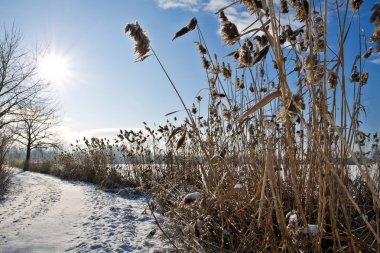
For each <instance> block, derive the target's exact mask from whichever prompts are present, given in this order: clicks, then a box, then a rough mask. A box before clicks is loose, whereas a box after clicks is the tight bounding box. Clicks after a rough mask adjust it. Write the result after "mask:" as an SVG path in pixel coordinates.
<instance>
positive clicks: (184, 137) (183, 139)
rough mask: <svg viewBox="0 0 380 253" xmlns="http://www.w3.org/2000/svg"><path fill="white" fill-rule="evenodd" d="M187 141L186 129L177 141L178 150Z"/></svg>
mask: <svg viewBox="0 0 380 253" xmlns="http://www.w3.org/2000/svg"><path fill="white" fill-rule="evenodd" d="M185 141H186V131H184V132H183V134H182V136H181V138H179V140H178V142H177V147H176V150H178V149H180V148H181V147H182V146H183V144H185Z"/></svg>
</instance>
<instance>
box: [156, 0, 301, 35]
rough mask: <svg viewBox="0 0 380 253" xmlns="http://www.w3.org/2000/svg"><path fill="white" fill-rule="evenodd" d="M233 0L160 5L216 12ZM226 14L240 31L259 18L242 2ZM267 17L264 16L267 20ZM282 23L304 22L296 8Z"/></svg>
mask: <svg viewBox="0 0 380 253" xmlns="http://www.w3.org/2000/svg"><path fill="white" fill-rule="evenodd" d="M233 2H234V1H233V0H158V5H159V7H161V8H163V9H168V8H180V9H185V10H192V11H194V10H197V11H207V12H211V13H215V12H217V11H218V10H220V9H221V8H223V7H226V6H228V5H230V4H231V3H233ZM274 4H275V8H279V0H275V2H274ZM225 14H226V15H227V17H228V19H229V20H230V21H231V22H233V23H234V24H235V25H236V26H237V28H238V30H239V31H242V30H243V29H245V28H247V27H248V26H250V25H251V24H252V23H253V22H254V21H256V20H257V16H256V15H252V14H251V13H249V12H247V11H246V10H245V9H244V8H242V6H241V4H239V3H238V4H234V5H232V6H231V7H229V8H227V9H226V10H225ZM265 20H266V18H265V17H264V18H263V22H265ZM281 23H282V24H288V23H290V24H291V25H292V27H293V28H299V27H301V26H302V23H301V22H299V21H296V20H294V10H290V12H289V14H288V15H282V17H281ZM260 26H261V23H260V22H256V23H255V24H254V25H253V26H251V27H250V28H251V29H252V28H259V27H260Z"/></svg>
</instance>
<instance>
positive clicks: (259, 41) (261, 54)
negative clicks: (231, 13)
mask: <svg viewBox="0 0 380 253" xmlns="http://www.w3.org/2000/svg"><path fill="white" fill-rule="evenodd" d="M361 3H362V1H357V0H353V1H343V2H342V1H333V2H328V1H327V0H325V1H319V2H317V1H313V2H309V1H307V0H301V1H299V0H292V1H286V0H281V1H280V6H279V7H278V6H277V5H275V4H274V2H273V1H271V0H268V1H265V0H261V1H260V0H255V1H243V0H241V1H235V2H233V3H232V4H231V5H229V6H226V8H223V9H221V10H220V11H219V12H218V13H217V14H218V16H219V19H220V23H221V35H222V40H223V41H224V42H225V44H227V45H230V46H231V52H232V53H231V54H229V55H228V56H229V57H230V58H222V57H219V58H218V57H217V56H216V55H215V56H211V55H212V54H211V52H210V51H209V49H208V47H207V44H206V42H205V37H204V34H202V30H201V29H200V26H199V25H196V28H197V29H196V31H197V33H198V36H199V40H198V42H197V43H196V44H197V47H198V50H199V53H200V57H201V61H202V65H203V67H204V69H205V73H206V76H207V78H208V83H209V97H208V100H207V102H208V105H207V106H208V114H207V117H205V118H203V119H202V118H201V117H202V116H203V115H202V116H201V115H198V114H197V107H196V106H194V107H193V108H187V107H186V105H185V104H184V103H183V101H182V99H181V96H180V94H179V93H178V91H177V89H176V86H175V84H174V82H173V81H172V80H171V79H170V76H169V74H168V72H167V70H166V69H165V68H164V66H163V65H162V63H161V61H160V59H159V58H158V57H157V54H156V52H155V51H154V50H153V49H152V47H150V50H151V51H152V53H153V54H154V56H155V57H156V59H157V60H158V62H159V64H160V66H161V67H162V69H163V70H164V72H165V74H166V75H167V77H168V79H169V81H170V83H171V85H172V86H173V88H174V89H175V90H176V92H177V95H178V96H179V98H180V99H181V101H182V103H183V105H184V107H185V109H186V112H187V113H188V118H187V120H186V121H185V122H183V123H182V124H181V125H180V126H178V127H174V126H171V124H168V125H166V126H161V127H159V129H158V130H157V131H159V132H161V134H160V135H157V136H155V133H152V134H151V137H152V138H153V140H156V139H158V138H161V142H160V143H165V144H166V145H165V147H164V148H163V149H162V150H161V152H162V154H164V156H167V159H166V160H165V161H170V162H168V163H167V164H166V166H163V167H162V168H159V169H157V170H152V173H156V174H159V175H160V176H159V177H157V179H161V180H157V181H155V182H151V184H152V186H151V188H152V190H153V192H154V199H155V203H156V205H158V206H159V209H160V211H161V212H163V213H164V214H165V215H166V216H167V217H168V220H169V221H171V222H167V223H168V224H167V225H166V227H165V228H164V229H168V231H166V234H168V235H170V236H173V237H174V238H172V242H173V244H175V247H176V249H177V250H179V251H189V252H380V211H379V208H380V199H379V190H380V189H379V184H378V182H379V178H378V176H372V177H370V176H369V169H370V164H368V163H367V162H366V160H365V159H361V161H363V162H359V161H358V158H357V156H356V155H355V152H354V151H359V154H360V156H362V157H363V156H364V153H365V152H366V150H365V145H366V143H367V142H368V141H373V142H374V143H377V142H378V139H377V136H376V135H375V134H368V133H364V132H362V131H361V130H360V129H361V117H362V114H363V109H364V106H363V104H362V97H363V93H364V91H365V85H366V84H367V79H368V73H367V72H365V63H366V61H367V60H368V58H369V57H370V55H371V53H372V50H371V48H369V47H368V45H367V44H366V42H367V40H366V39H363V34H362V32H361V29H362V25H361V23H360V22H363V20H362V18H361V17H360V13H361V9H360V5H361ZM239 4H240V5H242V6H243V7H245V8H246V9H247V11H249V12H250V13H251V14H252V15H253V16H254V17H256V21H255V22H254V24H252V25H255V27H254V28H252V27H247V28H246V29H244V31H240V32H239V31H238V30H237V28H236V26H235V25H234V24H233V23H232V22H231V21H229V19H228V14H226V13H228V8H231V6H233V5H239ZM378 7H379V4H376V5H375V6H374V9H373V15H372V17H371V22H373V23H375V29H374V32H373V35H372V41H373V42H378V41H379V38H378V37H379V36H378V31H379V29H380V28H379V24H380V22H379V20H380V15H379V11H378V9H379V8H378ZM289 11H291V12H292V13H293V14H294V18H295V19H296V20H297V21H298V22H300V23H301V24H302V26H301V28H296V27H294V24H293V23H292V22H290V21H285V20H287V19H286V18H283V17H287V16H286V15H287V14H286V13H287V12H289ZM225 12H226V13H225ZM328 15H329V16H330V17H329V18H333V19H334V20H337V22H334V24H332V23H328V22H327V20H328V19H327V17H328ZM257 24H259V25H257ZM136 25H138V24H136ZM329 25H331V26H332V25H336V31H337V34H335V35H334V38H331V37H328V36H331V34H329V33H328V27H329ZM353 27H357V28H358V29H357V30H354V29H353ZM139 28H140V27H139ZM140 30H141V28H140ZM181 31H182V32H181ZM190 31H191V30H190V29H186V27H184V28H182V29H181V30H180V31H179V34H180V36H182V35H185V34H186V33H187V32H190ZM141 32H142V30H141ZM352 34H354V35H352ZM144 35H145V33H144ZM177 35H178V33H177V34H176V35H175V38H177V37H178V36H177ZM347 36H357V40H358V41H359V46H358V48H356V50H357V57H356V58H355V59H349V58H348V56H347V55H350V54H347V52H346V46H347V45H346V41H347V40H346V39H347ZM138 38H140V39H144V37H143V36H141V37H138ZM145 42H146V43H148V44H149V42H150V41H149V40H147V41H145ZM330 43H333V45H335V46H334V47H330V46H329V44H330ZM144 45H146V44H144ZM146 48H147V47H146V46H145V47H144V49H145V50H144V52H143V54H142V55H146V54H147V53H148V52H147V51H146ZM350 50H353V49H352V47H350ZM376 51H378V47H377V49H376ZM220 59H223V60H224V62H223V61H221V60H220ZM198 100H199V98H198ZM151 131H153V130H151ZM151 145H152V147H153V148H150V149H148V150H152V149H155V147H157V146H158V147H159V146H160V145H159V144H157V145H156V146H155V143H154V142H153V143H151ZM137 151H138V150H137ZM348 159H352V160H353V162H354V163H355V165H356V167H357V169H358V171H359V172H358V174H357V175H355V177H352V176H350V175H351V169H350V167H349V166H348V164H347V161H348ZM135 166H136V167H139V166H146V165H141V164H138V163H137V164H136V165H135ZM374 166H375V168H376V169H377V170H378V169H379V167H378V163H377V164H375V165H374ZM376 166H377V167H376ZM147 168H150V167H149V166H148V167H147ZM372 168H373V167H372ZM161 171H162V173H161V174H160V172H161ZM167 171H170V172H171V173H167ZM377 175H378V174H377Z"/></svg>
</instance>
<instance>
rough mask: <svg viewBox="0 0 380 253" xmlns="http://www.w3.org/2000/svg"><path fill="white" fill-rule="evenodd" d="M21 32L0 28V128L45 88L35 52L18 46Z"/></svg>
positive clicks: (15, 120)
mask: <svg viewBox="0 0 380 253" xmlns="http://www.w3.org/2000/svg"><path fill="white" fill-rule="evenodd" d="M21 38H22V36H21V33H20V31H19V30H17V29H16V28H14V27H12V28H11V29H9V30H7V29H6V28H4V27H3V28H0V129H2V128H3V127H4V126H6V125H8V124H10V123H13V122H17V121H18V119H19V118H18V113H17V111H18V109H19V108H22V107H25V106H26V105H28V104H30V102H31V101H32V100H33V99H35V97H36V95H37V94H38V93H39V92H40V91H41V90H42V89H44V87H46V83H45V82H44V81H43V80H41V79H40V78H39V77H38V75H37V70H38V64H37V58H36V56H35V54H33V53H32V52H31V51H28V50H26V49H25V48H23V47H22V45H21Z"/></svg>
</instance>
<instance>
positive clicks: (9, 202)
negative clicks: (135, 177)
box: [0, 171, 164, 253]
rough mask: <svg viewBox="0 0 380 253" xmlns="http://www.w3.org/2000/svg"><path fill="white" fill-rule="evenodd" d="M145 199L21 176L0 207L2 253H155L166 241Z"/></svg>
mask: <svg viewBox="0 0 380 253" xmlns="http://www.w3.org/2000/svg"><path fill="white" fill-rule="evenodd" d="M145 207H146V200H145V198H143V197H141V196H129V197H120V196H117V195H116V194H113V193H107V192H103V191H100V190H97V189H96V188H95V187H94V186H93V185H89V184H85V183H78V182H68V181H62V180H60V179H57V178H54V177H52V176H48V175H42V174H38V173H32V172H21V171H17V172H16V174H15V175H14V176H13V178H12V184H11V190H10V192H9V194H8V195H7V196H6V198H5V199H4V200H2V201H1V202H0V252H1V253H3V252H4V253H5V252H12V253H13V252H28V253H29V252H38V253H43V252H49V253H51V252H153V250H154V249H159V248H162V247H163V245H164V244H163V240H162V239H160V238H157V236H156V237H153V238H147V235H148V234H149V232H150V231H152V230H153V229H154V228H155V224H154V220H153V218H152V217H151V216H150V215H147V214H143V211H144V209H145Z"/></svg>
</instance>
